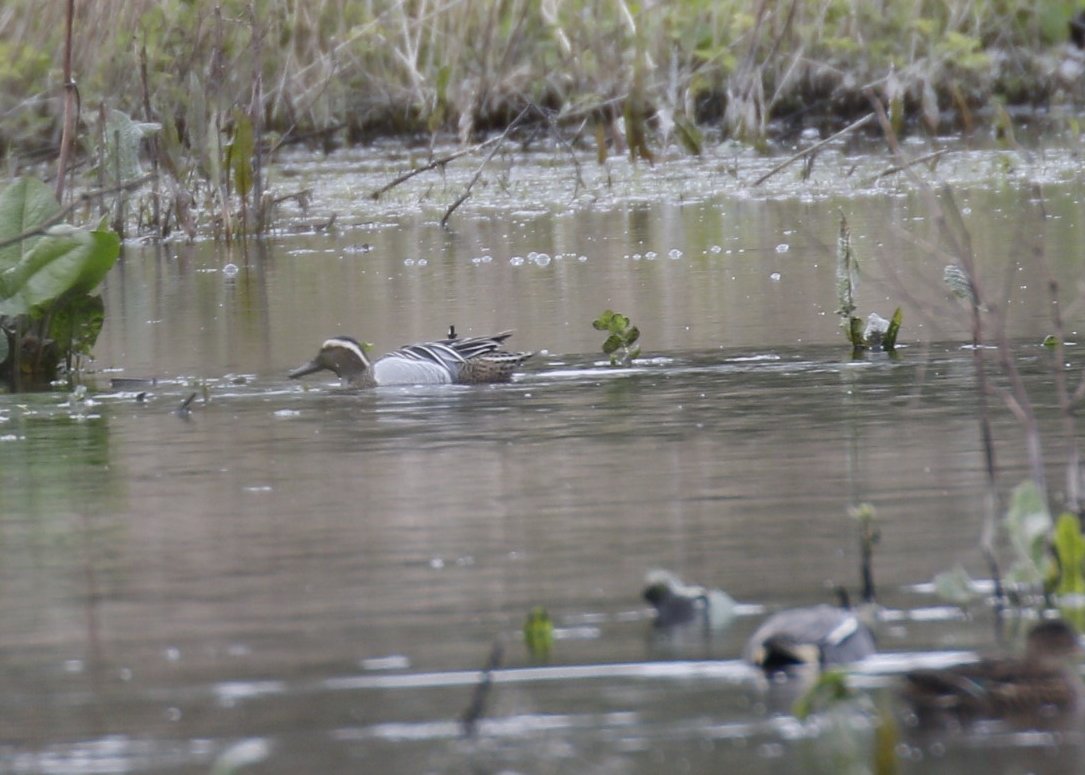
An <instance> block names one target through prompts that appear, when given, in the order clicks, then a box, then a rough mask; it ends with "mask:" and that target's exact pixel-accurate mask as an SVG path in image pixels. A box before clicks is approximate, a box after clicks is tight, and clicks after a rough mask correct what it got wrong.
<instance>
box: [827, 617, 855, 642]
mask: <svg viewBox="0 0 1085 775" xmlns="http://www.w3.org/2000/svg"><path fill="white" fill-rule="evenodd" d="M857 629H859V620H858V619H856V618H855V617H854V616H849V617H848V618H847V619H845V620H844V621H842V622H841V623H840V624H838V625H836V627H834V628H833V629H832V631H830V632H829V634H828V635H826V636H825V642H826V643H828V644H829V645H831V646H839V645H840V644H841V643H843V642H844V641H846V640H847V639H848V638H850V637H851V636H852V635H854V634H855V631H856V630H857Z"/></svg>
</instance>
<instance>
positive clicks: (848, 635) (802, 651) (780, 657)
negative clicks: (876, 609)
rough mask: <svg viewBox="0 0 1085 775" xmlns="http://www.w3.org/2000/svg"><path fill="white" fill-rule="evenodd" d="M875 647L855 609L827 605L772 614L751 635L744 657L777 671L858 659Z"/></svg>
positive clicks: (868, 654) (838, 663) (841, 663)
mask: <svg viewBox="0 0 1085 775" xmlns="http://www.w3.org/2000/svg"><path fill="white" fill-rule="evenodd" d="M875 650H876V649H875V646H874V635H873V633H871V631H870V628H869V627H867V626H866V625H865V624H863V622H862V621H860V619H859V617H858V616H856V614H855V612H854V611H852V610H850V609H848V608H838V607H836V606H831V605H827V604H826V605H815V606H811V607H809V608H794V609H791V610H788V611H780V612H778V613H775V614H773V615H772V616H770V617H769V618H768V619H766V620H765V621H764V622H763V623H762V624H761V626H760V627H758V628H757V629H756V630H755V631H754V633H753V635H751V636H750V639H749V641H747V643H746V650H745V652H744V656H745V658H746V660H747V661H748V662H751V663H752V664H754V665H757V666H758V667H760V668H761V669H762V670H764V671H765V672H766V673H776V672H781V671H787V670H789V669H791V668H793V667H798V666H802V665H814V666H817V667H826V666H828V665H844V664H848V663H849V662H858V661H859V660H861V659H863V658H865V657H868V656H870V655H871V654H873V653H874V652H875Z"/></svg>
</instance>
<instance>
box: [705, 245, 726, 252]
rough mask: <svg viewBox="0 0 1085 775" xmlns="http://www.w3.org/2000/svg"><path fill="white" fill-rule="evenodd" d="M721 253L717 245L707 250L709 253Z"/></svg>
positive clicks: (721, 249)
mask: <svg viewBox="0 0 1085 775" xmlns="http://www.w3.org/2000/svg"><path fill="white" fill-rule="evenodd" d="M722 251H723V248H721V247H720V246H719V245H713V246H712V247H710V248H709V249H708V252H709V253H720V252H722Z"/></svg>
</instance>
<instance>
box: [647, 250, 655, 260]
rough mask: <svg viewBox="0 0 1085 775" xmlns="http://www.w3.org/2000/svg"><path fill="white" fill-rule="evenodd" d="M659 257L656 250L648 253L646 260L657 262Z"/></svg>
mask: <svg viewBox="0 0 1085 775" xmlns="http://www.w3.org/2000/svg"><path fill="white" fill-rule="evenodd" d="M657 256H658V254H657V253H656V252H655V251H654V250H649V251H648V252H647V253H645V254H644V258H645V259H647V260H648V261H655V260H656V258H657Z"/></svg>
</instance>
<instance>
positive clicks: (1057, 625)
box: [1025, 619, 1081, 662]
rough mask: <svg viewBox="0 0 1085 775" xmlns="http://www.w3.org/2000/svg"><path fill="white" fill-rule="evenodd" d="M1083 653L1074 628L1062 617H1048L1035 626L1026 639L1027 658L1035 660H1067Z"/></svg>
mask: <svg viewBox="0 0 1085 775" xmlns="http://www.w3.org/2000/svg"><path fill="white" fill-rule="evenodd" d="M1080 655H1081V644H1080V643H1079V642H1078V639H1077V633H1076V632H1074V628H1073V627H1071V626H1070V625H1069V624H1067V623H1066V622H1064V621H1063V620H1062V619H1047V620H1045V621H1042V622H1040V623H1039V624H1037V625H1035V626H1033V628H1032V629H1031V630H1029V633H1028V639H1027V640H1026V641H1025V658H1026V659H1028V660H1029V661H1034V662H1065V661H1066V660H1068V659H1072V658H1075V657H1078V656H1080Z"/></svg>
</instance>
